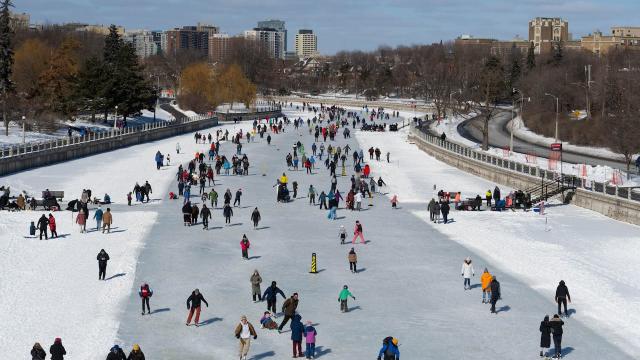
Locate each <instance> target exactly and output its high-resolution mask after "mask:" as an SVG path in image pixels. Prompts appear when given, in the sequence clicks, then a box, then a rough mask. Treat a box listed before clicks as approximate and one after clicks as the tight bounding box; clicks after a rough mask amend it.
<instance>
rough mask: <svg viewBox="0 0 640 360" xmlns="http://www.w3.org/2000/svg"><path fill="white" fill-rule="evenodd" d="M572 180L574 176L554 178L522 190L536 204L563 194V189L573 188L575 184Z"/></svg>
mask: <svg viewBox="0 0 640 360" xmlns="http://www.w3.org/2000/svg"><path fill="white" fill-rule="evenodd" d="M573 181H574V178H573V177H568V176H565V177H563V178H560V179H555V180H546V181H543V182H541V183H540V185H538V186H535V187H532V188H529V189H526V190H525V191H524V192H525V194H527V197H528V198H530V199H531V203H532V204H537V203H539V202H540V201H547V200H549V199H550V198H552V197H554V196H556V195H559V194H564V192H565V191H568V190H575V189H576V186H575V185H574V184H573Z"/></svg>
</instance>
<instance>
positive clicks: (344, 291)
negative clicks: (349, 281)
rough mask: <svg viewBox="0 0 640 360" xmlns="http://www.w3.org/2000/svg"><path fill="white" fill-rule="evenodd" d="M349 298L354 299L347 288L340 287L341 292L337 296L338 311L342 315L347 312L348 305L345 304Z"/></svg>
mask: <svg viewBox="0 0 640 360" xmlns="http://www.w3.org/2000/svg"><path fill="white" fill-rule="evenodd" d="M349 297H351V298H352V299H353V300H355V299H356V298H355V296H353V295H352V294H351V292H350V291H349V287H348V286H347V285H345V286H343V287H342V291H340V294H339V295H338V302H339V303H340V311H342V312H343V313H344V312H348V311H349V305H348V304H347V301H348V300H349Z"/></svg>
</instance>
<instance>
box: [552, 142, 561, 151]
mask: <svg viewBox="0 0 640 360" xmlns="http://www.w3.org/2000/svg"><path fill="white" fill-rule="evenodd" d="M551 151H562V143H553V144H551Z"/></svg>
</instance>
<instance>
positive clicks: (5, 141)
mask: <svg viewBox="0 0 640 360" xmlns="http://www.w3.org/2000/svg"><path fill="white" fill-rule="evenodd" d="M113 117H114V116H113V115H111V116H109V118H108V122H107V123H104V122H103V121H102V120H103V118H102V117H100V116H99V117H98V118H97V120H96V122H95V123H93V122H91V121H90V120H89V119H88V118H87V119H84V118H83V119H78V120H76V121H62V122H60V123H59V124H58V126H59V128H58V129H57V130H56V131H53V132H51V133H43V132H38V131H26V132H25V134H24V141H25V142H27V143H40V142H46V141H50V140H55V139H59V138H65V137H67V136H68V128H69V126H72V127H75V128H85V129H89V130H91V131H103V130H109V129H111V128H112V127H113ZM156 120H165V121H171V120H174V118H173V115H171V114H169V113H168V112H166V111H164V110H162V109H160V108H158V109H157V112H156ZM150 122H153V111H148V110H142V114H141V115H140V116H136V117H134V118H130V119H127V126H137V125H142V124H145V123H150ZM75 134H77V133H75ZM22 142H23V134H22V124H20V123H17V122H10V123H9V135H8V136H6V135H5V133H4V128H3V129H2V130H1V131H0V146H2V145H10V144H22Z"/></svg>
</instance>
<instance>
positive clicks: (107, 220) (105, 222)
mask: <svg viewBox="0 0 640 360" xmlns="http://www.w3.org/2000/svg"><path fill="white" fill-rule="evenodd" d="M111 224H113V213H112V212H111V208H107V211H106V212H105V213H104V214H103V215H102V233H103V234H104V231H105V230H107V234H108V233H110V232H111Z"/></svg>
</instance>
